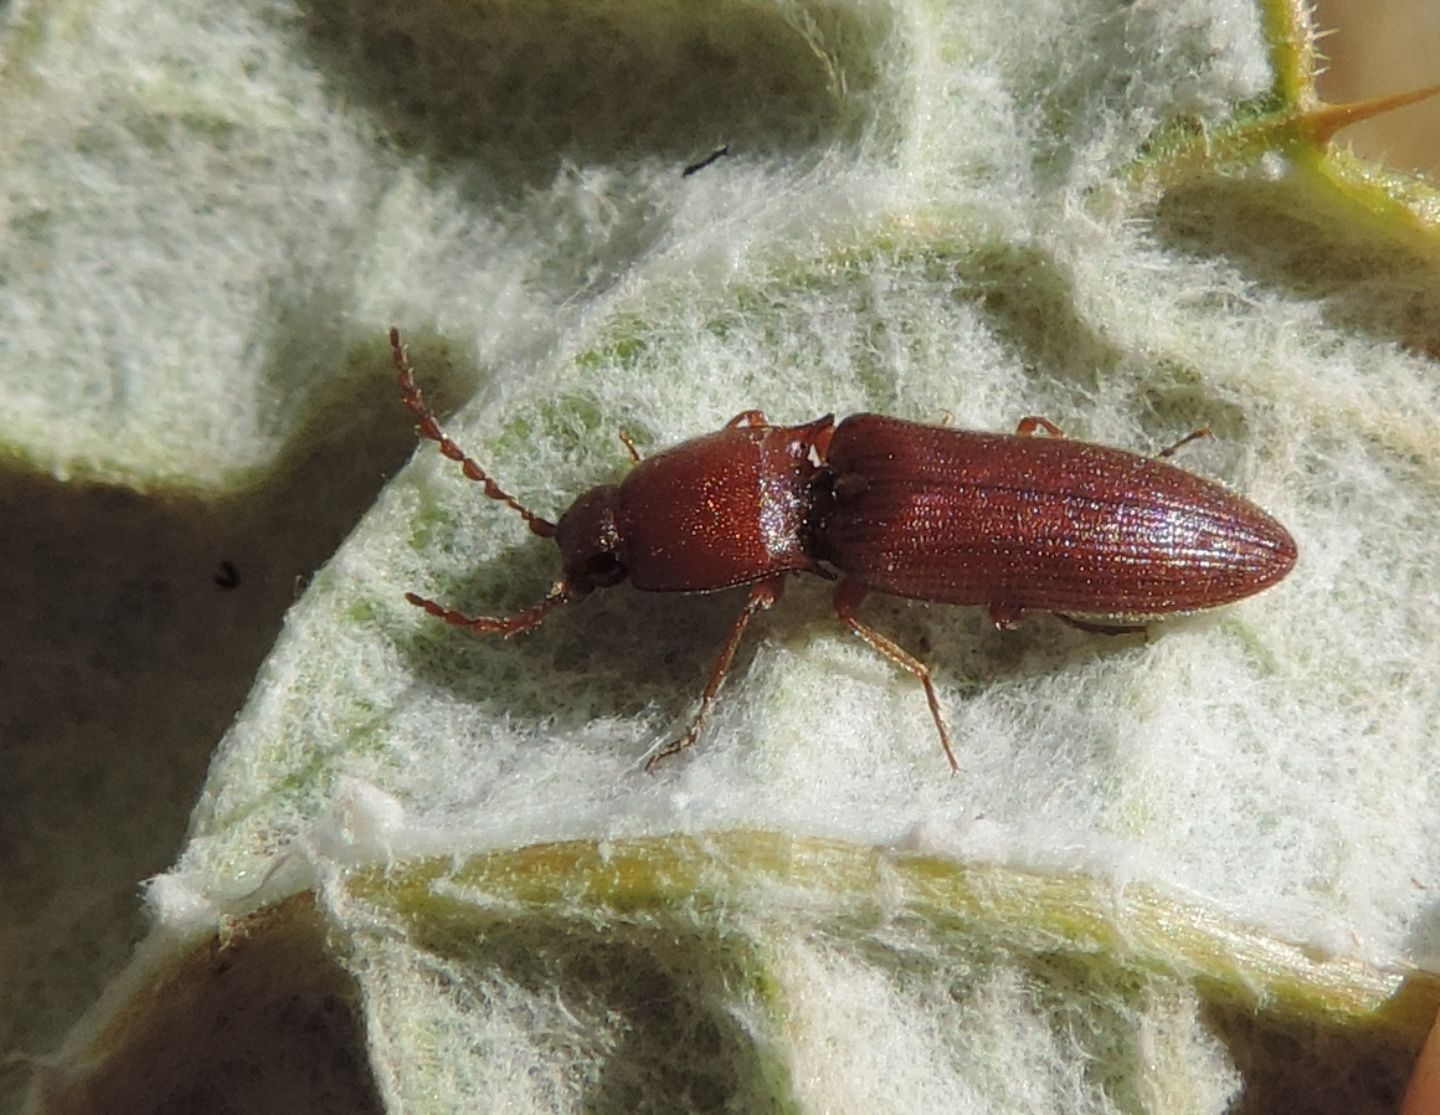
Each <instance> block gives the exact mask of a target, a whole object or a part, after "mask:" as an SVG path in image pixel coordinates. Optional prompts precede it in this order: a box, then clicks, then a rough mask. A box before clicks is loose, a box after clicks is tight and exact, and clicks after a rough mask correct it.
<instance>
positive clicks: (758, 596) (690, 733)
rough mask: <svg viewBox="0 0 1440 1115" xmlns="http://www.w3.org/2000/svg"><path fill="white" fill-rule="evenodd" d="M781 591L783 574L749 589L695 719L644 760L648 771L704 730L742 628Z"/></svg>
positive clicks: (693, 739)
mask: <svg viewBox="0 0 1440 1115" xmlns="http://www.w3.org/2000/svg"><path fill="white" fill-rule="evenodd" d="M784 589H785V576H784V574H781V575H779V576H775V577H771V578H769V579H768V580H764V581H760V582H758V583H756V584H754V585H751V586H750V595H749V596H748V597H747V598H746V600H745V606H744V607H743V608H741V609H740V614H739V615H738V616H736V617H735V623H734V624H733V625H732V626H731V628H730V636H729V638H727V639H726V640H725V646H724V647H723V648H722V649H721V651H720V657H719V658H717V659H715V665H714V667H713V668H712V669H711V670H710V680H709V681H708V682H706V683H705V691H704V692H703V693H701V694H700V708H699V709H698V710H697V711H696V713H695V719H693V720H692V721H690V727H689V729H688V730H687V731H686V732H685V734H684V735H683V736H681V737H680V738H679V739H675V740H671V741H670V742H669V743H667V744H666V745H665V746H664V747H662V748H661V749H660V750H659V751H657V752H655V754H653V755H651V756H650V758H649V759H647V760H646V761H645V770H646V771H647V772H649V771H652V770H654V768H655V764H656V763H658V762H659V761H660V760H661V759H668V758H669V757H670V756H671V755H674V754H676V753H677V752H680V751H684V750H685V748H687V747H689V746H691V745H692V744H693V743H694V742H695V741H696V740H697V739H698V738H699V737H700V731H701V729H702V728H704V727H705V721H706V720H707V719H709V716H710V706H711V704H713V703H714V701H715V695H716V694H717V693H719V692H720V686H721V685H722V684H724V682H725V673H726V671H727V670H729V669H730V663H731V662H732V661H734V659H735V651H736V650H738V649H739V647H740V640H741V639H742V638H743V637H744V635H745V628H746V627H748V626H749V625H750V619H751V617H752V616H754V614H755V613H756V612H759V611H763V610H764V609H766V608H768V607H770V605H772V604H774V603H775V601H777V600H779V599H780V594H781V592H783V591H784Z"/></svg>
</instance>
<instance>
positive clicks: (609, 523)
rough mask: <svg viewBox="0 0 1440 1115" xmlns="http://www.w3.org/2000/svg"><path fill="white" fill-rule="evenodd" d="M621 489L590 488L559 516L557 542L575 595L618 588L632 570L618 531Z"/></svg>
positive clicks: (607, 485)
mask: <svg viewBox="0 0 1440 1115" xmlns="http://www.w3.org/2000/svg"><path fill="white" fill-rule="evenodd" d="M619 490H620V489H619V488H618V487H616V486H615V485H614V484H602V485H601V486H600V487H598V488H591V489H590V490H589V491H588V492H586V493H585V494H584V495H583V496H581V497H580V498H579V499H577V500H576V501H575V502H574V503H572V504H571V505H570V510H568V511H566V512H565V514H563V515H561V516H560V523H559V528H558V530H557V531H556V534H555V542H556V544H557V545H559V547H560V558H561V561H562V563H563V564H564V568H565V584H566V585H568V586H569V587H570V589H571V590H572V591H574V592H576V593H582V594H583V593H587V592H589V591H590V590H591V589H597V588H609V587H610V586H611V585H616V584H619V583H620V582H621V581H623V580H624V579H625V578H626V576H628V575H629V572H630V571H629V570H628V569H626V567H625V559H624V555H623V554H622V552H621V549H622V548H621V539H620V533H619V531H618V530H617V529H616V527H615V503H616V495H617V493H618V492H619Z"/></svg>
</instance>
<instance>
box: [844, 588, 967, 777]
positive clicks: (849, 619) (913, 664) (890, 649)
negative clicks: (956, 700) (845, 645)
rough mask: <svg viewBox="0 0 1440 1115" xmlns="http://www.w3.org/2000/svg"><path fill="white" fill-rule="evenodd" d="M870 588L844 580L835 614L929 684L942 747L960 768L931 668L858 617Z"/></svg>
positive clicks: (954, 767) (928, 694)
mask: <svg viewBox="0 0 1440 1115" xmlns="http://www.w3.org/2000/svg"><path fill="white" fill-rule="evenodd" d="M868 591H869V590H868V589H866V587H865V586H864V585H862V584H861V583H860V582H859V581H855V580H847V581H841V582H840V587H839V588H837V589H836V590H835V599H834V600H833V601H831V606H832V607H833V608H834V609H835V614H836V615H837V616H839V617H840V619H841V621H842V622H844V624H845V625H846V626H847V627H849V628H850V630H851V631H853V632H855V634H857V635H859V636H860V638H862V639H864V640H865V641H866V642H867V643H869V644H870V646H871V647H872V648H873V649H875V650H878V651H879V652H880V653H881V654H883V655H884V656H885V657H886V658H888V659H890V661H891V662H893V663H895V665H897V666H899V667H900V668H901V669H902V670H907V671H909V672H910V673H911V674H914V675H915V677H916V678H918V679H919V680H920V684H921V685H923V686H924V687H925V699H926V700H927V701H929V702H930V715H931V717H932V718H933V719H934V721H935V729H936V731H938V732H939V733H940V746H941V747H943V748H945V758H947V759H949V760H950V769H951V770H959V769H960V764H959V763H957V762H956V761H955V749H954V748H953V747H951V746H950V732H949V731H948V730H947V729H946V727H945V717H944V716H942V715H941V713H940V698H939V696H937V695H936V693H935V685H934V683H933V682H931V680H930V670H929V669H928V668H927V667H926V666H925V664H924V663H923V662H921V661H920V660H919V659H918V658H916V657H915V656H914V655H912V654H908V653H906V652H905V651H904V650H902V649H901V648H900V647H899V646H898V645H896V644H895V643H893V642H891V641H890V640H889V639H887V638H886V637H885V636H884V635H882V634H880V632H878V631H876V630H875V628H873V627H871V626H870V625H869V624H867V623H862V622H861V621H860V620H859V619H858V618H857V617H856V615H855V609H856V608H858V607H860V602H861V601H862V600H864V599H865V594H866V593H867V592H868Z"/></svg>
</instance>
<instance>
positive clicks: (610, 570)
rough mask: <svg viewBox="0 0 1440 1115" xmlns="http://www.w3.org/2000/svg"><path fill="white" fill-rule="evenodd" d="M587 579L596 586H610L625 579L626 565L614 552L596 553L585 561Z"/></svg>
mask: <svg viewBox="0 0 1440 1115" xmlns="http://www.w3.org/2000/svg"><path fill="white" fill-rule="evenodd" d="M585 579H586V580H587V581H589V582H590V584H592V585H594V586H595V587H596V588H609V587H610V586H611V585H616V584H619V583H620V582H621V581H623V580H624V579H625V567H624V566H623V565H621V564H620V558H619V557H618V556H617V555H616V554H614V553H613V552H610V551H606V552H604V553H599V554H595V555H594V556H593V557H590V558H588V559H587V560H586V562H585Z"/></svg>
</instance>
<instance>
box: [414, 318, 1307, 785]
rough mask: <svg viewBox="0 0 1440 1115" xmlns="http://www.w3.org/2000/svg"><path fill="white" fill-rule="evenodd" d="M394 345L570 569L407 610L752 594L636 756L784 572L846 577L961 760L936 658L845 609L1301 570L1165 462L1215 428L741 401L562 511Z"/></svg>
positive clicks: (1243, 507)
mask: <svg viewBox="0 0 1440 1115" xmlns="http://www.w3.org/2000/svg"><path fill="white" fill-rule="evenodd" d="M390 344H391V348H392V350H393V353H394V359H395V368H396V374H397V378H398V380H399V383H400V388H401V393H402V399H403V401H404V403H405V406H406V407H407V408H408V409H409V410H410V412H411V413H412V414H413V415H414V416H415V418H416V420H417V422H418V427H417V429H418V432H419V433H420V435H421V436H422V437H425V438H428V439H430V440H432V441H435V442H437V443H438V444H439V446H440V449H441V452H442V453H444V454H445V456H447V457H449V458H450V459H451V460H454V461H456V462H458V463H459V464H460V466H461V468H462V470H463V471H464V473H465V475H466V476H468V477H469V478H470V479H472V480H475V481H477V482H478V483H480V484H482V485H484V488H485V494H486V495H487V496H489V497H490V498H491V499H494V500H498V501H500V502H502V503H505V504H506V505H507V506H509V507H510V508H512V509H513V510H514V511H515V512H516V513H517V514H519V515H520V516H521V518H523V519H524V520H525V522H526V523H527V524H528V525H529V527H530V529H531V530H532V531H533V532H535V533H536V534H539V535H541V536H543V537H546V538H553V539H554V540H555V541H556V544H557V545H558V546H559V548H560V555H561V562H562V574H561V578H560V581H559V582H558V583H557V584H556V585H555V587H554V588H553V589H552V590H551V591H550V593H549V595H547V596H546V597H545V598H544V599H543V600H541V601H540V602H539V603H537V604H535V605H533V606H531V607H529V608H527V609H525V610H524V611H522V612H519V613H517V614H515V615H513V616H509V617H505V618H497V617H489V616H468V615H465V614H463V613H461V612H458V611H456V610H454V609H452V608H448V607H445V606H444V605H442V604H439V603H436V602H435V601H433V600H429V599H426V598H424V597H421V596H417V595H415V594H414V593H407V594H406V599H407V600H409V601H410V603H412V604H414V605H416V606H417V607H421V608H423V609H425V611H427V612H429V613H430V614H431V615H433V616H437V617H439V618H441V619H443V620H445V621H446V622H447V623H450V624H452V625H454V626H456V627H464V628H467V629H469V630H471V631H473V632H477V633H480V634H498V635H502V636H508V635H515V634H518V633H520V632H523V631H529V630H530V629H532V628H534V627H536V626H538V625H539V624H540V623H541V622H542V621H543V620H544V619H545V617H546V616H547V615H548V614H549V613H550V612H551V611H553V610H554V609H555V608H558V607H560V606H561V605H563V604H567V603H569V602H571V601H573V600H576V599H579V598H580V597H583V596H585V595H586V594H588V593H590V592H592V591H593V590H595V589H597V588H607V587H609V586H611V585H615V584H618V583H620V582H621V581H623V580H626V579H628V580H629V581H630V582H631V583H632V584H633V585H634V586H635V587H636V588H638V589H644V590H646V591H649V592H716V591H719V590H721V589H728V588H738V587H741V586H745V587H746V588H747V589H748V592H747V595H746V599H745V602H744V604H743V605H742V606H741V609H740V613H739V615H738V616H737V617H736V619H735V622H734V624H733V625H732V627H731V629H730V634H729V637H728V638H727V639H726V641H725V646H724V647H723V649H722V650H721V652H720V656H719V658H718V659H717V660H716V662H715V665H714V667H713V668H712V670H711V672H710V677H709V680H708V682H707V683H706V686H705V689H704V692H703V693H702V694H701V697H700V705H699V708H698V709H697V711H696V713H695V716H694V718H693V719H692V720H691V723H690V726H689V728H688V729H687V731H686V732H685V734H684V735H683V736H681V737H680V738H679V739H677V740H674V741H673V742H671V743H669V744H667V745H666V746H665V747H663V748H661V749H660V750H659V751H657V752H656V753H655V754H654V755H653V756H651V758H650V760H649V763H648V764H647V767H651V766H653V765H654V764H655V762H657V761H658V760H659V759H661V758H664V757H665V756H667V755H672V754H674V753H675V752H677V751H679V750H681V749H682V748H685V747H688V746H689V745H690V744H692V743H694V742H695V740H696V738H697V737H698V735H699V733H700V730H701V728H702V727H703V726H704V724H705V720H706V717H707V715H708V714H709V711H710V706H711V704H712V702H713V701H714V699H715V695H716V693H718V692H719V689H720V685H721V683H722V682H723V681H724V679H725V672H726V670H727V669H728V668H729V666H730V663H731V661H732V659H733V658H734V656H735V650H736V648H737V647H738V646H739V644H740V640H741V638H742V636H743V635H744V632H745V628H746V626H747V625H748V624H749V622H750V618H751V617H752V616H753V615H754V614H755V613H756V612H758V611H760V610H762V609H764V608H768V607H770V606H771V605H772V604H774V603H775V601H776V600H778V599H779V598H780V594H781V592H782V590H783V588H784V585H785V579H786V577H787V576H788V575H789V574H791V573H814V574H817V575H818V576H821V577H825V578H826V579H829V580H836V579H837V578H838V579H839V582H840V583H839V585H838V587H837V588H836V590H835V596H834V601H833V606H834V610H835V614H836V615H837V616H838V617H839V618H840V619H841V620H843V621H844V622H845V624H846V625H847V626H848V627H849V628H850V629H851V630H852V631H854V632H855V634H857V635H859V636H860V637H861V638H862V639H864V640H865V641H866V642H867V643H869V644H870V645H871V646H872V647H874V648H875V649H876V650H878V651H879V652H880V653H881V654H884V655H885V656H886V657H887V658H889V659H890V660H891V661H892V662H894V663H895V664H896V665H898V666H901V667H903V668H904V669H905V670H908V671H909V672H910V673H911V674H913V675H914V676H915V677H916V678H917V679H918V680H919V681H920V683H921V684H922V685H923V686H924V689H925V695H926V698H927V700H928V701H929V704H930V713H931V716H932V717H933V719H934V721H935V727H936V730H937V731H938V732H939V734H940V742H941V744H942V746H943V747H944V748H945V755H946V757H947V758H948V759H949V760H950V765H951V766H952V767H955V768H957V769H958V764H957V762H956V760H955V753H954V750H953V748H952V747H951V744H950V736H949V732H948V730H947V729H946V726H945V719H944V717H943V715H942V714H941V711H940V702H939V699H938V697H937V696H936V693H935V687H934V685H933V684H932V682H931V679H930V672H929V670H928V669H927V668H926V667H925V666H924V664H922V663H921V662H920V661H919V660H918V659H916V658H914V657H913V656H912V655H910V654H909V653H907V652H906V651H905V650H903V649H902V648H901V647H899V646H898V645H896V644H895V643H893V642H892V641H891V640H889V639H888V638H886V637H885V636H884V635H882V634H881V633H880V632H878V631H876V630H875V629H874V628H872V627H870V626H869V625H868V624H866V623H864V622H863V621H861V620H860V619H859V618H858V617H857V616H856V609H857V608H858V607H859V605H860V603H861V601H862V600H863V599H864V598H865V596H866V594H867V593H869V592H882V593H888V594H890V595H894V596H903V597H909V598H911V599H915V600H926V601H932V602H935V603H942V604H968V605H978V606H980V607H984V608H986V609H987V610H988V612H989V615H990V618H991V619H992V620H993V621H994V623H995V624H996V625H997V626H1001V627H1005V626H1009V625H1011V624H1013V623H1015V622H1017V621H1018V620H1019V619H1020V618H1021V616H1023V615H1024V614H1025V613H1026V612H1032V611H1038V612H1050V613H1052V614H1054V615H1056V616H1057V617H1058V618H1060V619H1062V620H1064V621H1065V622H1067V623H1069V624H1071V625H1073V626H1076V627H1080V628H1082V629H1084V630H1088V631H1096V632H1101V633H1106V634H1115V633H1120V632H1126V631H1137V630H1142V629H1143V628H1142V627H1140V626H1138V625H1139V624H1140V623H1141V622H1143V621H1145V620H1149V619H1154V618H1156V617H1159V616H1163V615H1168V614H1173V613H1177V612H1191V611H1197V610H1200V609H1204V608H1212V607H1217V606H1219V605H1222V604H1229V603H1232V602H1234V601H1236V600H1240V599H1242V598H1244V597H1246V596H1250V595H1252V594H1253V593H1256V592H1259V591H1260V590H1261V589H1264V588H1268V587H1269V586H1270V585H1273V584H1275V582H1277V581H1279V580H1280V579H1281V578H1282V577H1284V576H1285V575H1286V574H1287V573H1288V572H1289V571H1290V569H1291V567H1292V566H1294V564H1295V557H1296V548H1295V541H1294V539H1292V538H1291V537H1290V534H1289V532H1288V531H1286V529H1285V528H1284V527H1283V526H1281V525H1280V524H1279V523H1278V522H1276V521H1275V520H1274V519H1273V518H1271V517H1270V516H1269V515H1267V514H1266V513H1265V512H1264V511H1262V510H1260V508H1258V507H1256V506H1255V505H1254V504H1252V503H1250V502H1249V501H1248V500H1245V499H1242V498H1240V497H1239V496H1237V495H1234V494H1233V493H1231V492H1229V491H1227V490H1226V489H1225V488H1223V487H1222V486H1221V485H1219V484H1216V483H1214V482H1213V481H1210V480H1206V479H1203V478H1202V477H1199V476H1195V475H1194V474H1192V473H1189V472H1186V471H1185V470H1183V469H1180V468H1177V467H1176V466H1174V465H1172V464H1169V463H1167V462H1166V461H1165V460H1163V459H1161V458H1164V457H1167V456H1169V455H1170V453H1172V452H1173V451H1174V450H1175V449H1176V448H1178V447H1179V445H1183V444H1185V442H1187V441H1190V440H1191V439H1192V438H1194V437H1197V436H1200V435H1202V434H1204V433H1206V432H1207V431H1197V432H1196V433H1195V434H1192V435H1190V437H1187V438H1185V439H1184V440H1183V441H1181V442H1179V443H1178V444H1177V445H1175V446H1172V447H1171V448H1170V449H1167V450H1166V451H1165V452H1164V453H1162V454H1161V455H1160V458H1155V457H1143V456H1140V455H1138V454H1135V453H1127V452H1125V451H1124V450H1120V449H1111V448H1107V447H1105V446H1101V445H1093V444H1090V443H1088V442H1083V441H1074V440H1071V439H1069V438H1066V437H1064V436H1063V435H1062V434H1061V432H1060V430H1059V429H1058V428H1057V427H1056V426H1055V425H1054V424H1053V423H1051V422H1048V421H1046V420H1044V419H1041V418H1026V419H1025V420H1024V421H1022V422H1021V423H1020V425H1019V428H1018V429H1017V431H1016V433H1014V434H986V433H973V432H969V431H965V430H956V429H951V428H949V427H948V426H929V425H924V424H922V423H918V422H907V421H905V420H903V419H899V418H886V417H882V416H880V415H875V414H856V415H852V416H851V417H849V418H846V419H844V420H843V421H842V422H840V423H839V424H838V425H837V424H836V423H835V421H834V418H833V416H831V415H826V416H825V417H823V418H818V419H816V420H815V421H813V422H807V423H804V424H802V425H798V426H775V425H772V424H771V423H770V422H768V421H767V420H766V418H765V416H764V414H762V413H761V412H760V411H757V410H748V411H744V412H742V413H741V414H739V415H737V416H736V417H735V418H734V419H732V420H731V421H730V422H729V423H727V424H726V425H725V426H724V428H722V429H720V430H717V431H716V432H714V433H710V434H705V435H703V436H701V437H697V438H693V439H691V440H690V441H686V442H682V443H681V444H679V445H676V446H674V447H673V448H670V449H666V450H664V451H663V452H661V453H657V454H656V455H654V456H652V457H649V458H646V459H644V460H640V459H639V455H638V454H636V453H635V451H634V447H633V446H632V445H631V444H630V442H629V440H628V439H625V440H626V446H627V447H628V448H630V450H631V453H632V456H634V457H635V459H636V462H637V463H636V465H635V467H634V468H633V469H631V470H630V472H629V474H628V475H627V476H626V477H625V479H624V480H622V481H621V482H620V483H619V484H607V485H602V486H599V487H596V488H592V489H590V490H589V491H588V492H585V493H584V494H583V495H581V496H580V497H579V498H578V499H576V500H575V502H574V503H573V504H571V506H570V508H569V510H567V511H566V512H565V514H563V515H562V516H561V517H560V520H559V522H558V523H552V522H550V521H549V520H547V519H544V518H542V517H540V516H539V515H537V514H535V513H534V512H532V511H531V510H530V509H529V508H527V507H525V506H524V505H522V504H521V503H520V502H519V501H518V500H516V499H515V498H514V497H513V496H511V495H509V494H508V493H506V492H505V491H504V490H502V489H501V488H500V487H499V485H497V484H496V483H495V481H494V480H493V479H491V477H490V476H489V474H488V473H487V472H486V471H485V470H484V469H482V468H481V467H480V466H479V465H478V464H477V463H476V462H475V461H474V460H472V459H471V458H470V457H469V456H467V455H466V454H465V453H464V451H463V450H461V449H460V448H459V447H458V446H457V445H456V444H455V443H454V442H453V441H451V440H450V438H449V437H447V436H446V435H445V433H444V432H443V431H442V430H441V428H440V425H439V423H438V422H437V421H436V419H435V416H434V414H433V413H432V412H431V411H430V410H429V408H428V407H427V406H426V405H425V402H424V400H423V398H422V397H421V394H420V390H419V388H418V387H417V386H416V384H415V380H414V373H413V370H412V369H411V366H410V363H409V360H408V358H407V354H406V351H405V348H404V346H403V345H402V344H401V341H400V334H399V332H398V331H397V330H394V329H392V330H391V331H390ZM1037 430H1044V431H1045V432H1046V434H1048V435H1049V436H1035V434H1036V431H1037ZM622 436H623V435H622ZM1082 617H1108V618H1109V619H1111V620H1112V621H1118V622H1110V623H1104V622H1096V620H1095V618H1082Z"/></svg>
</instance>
